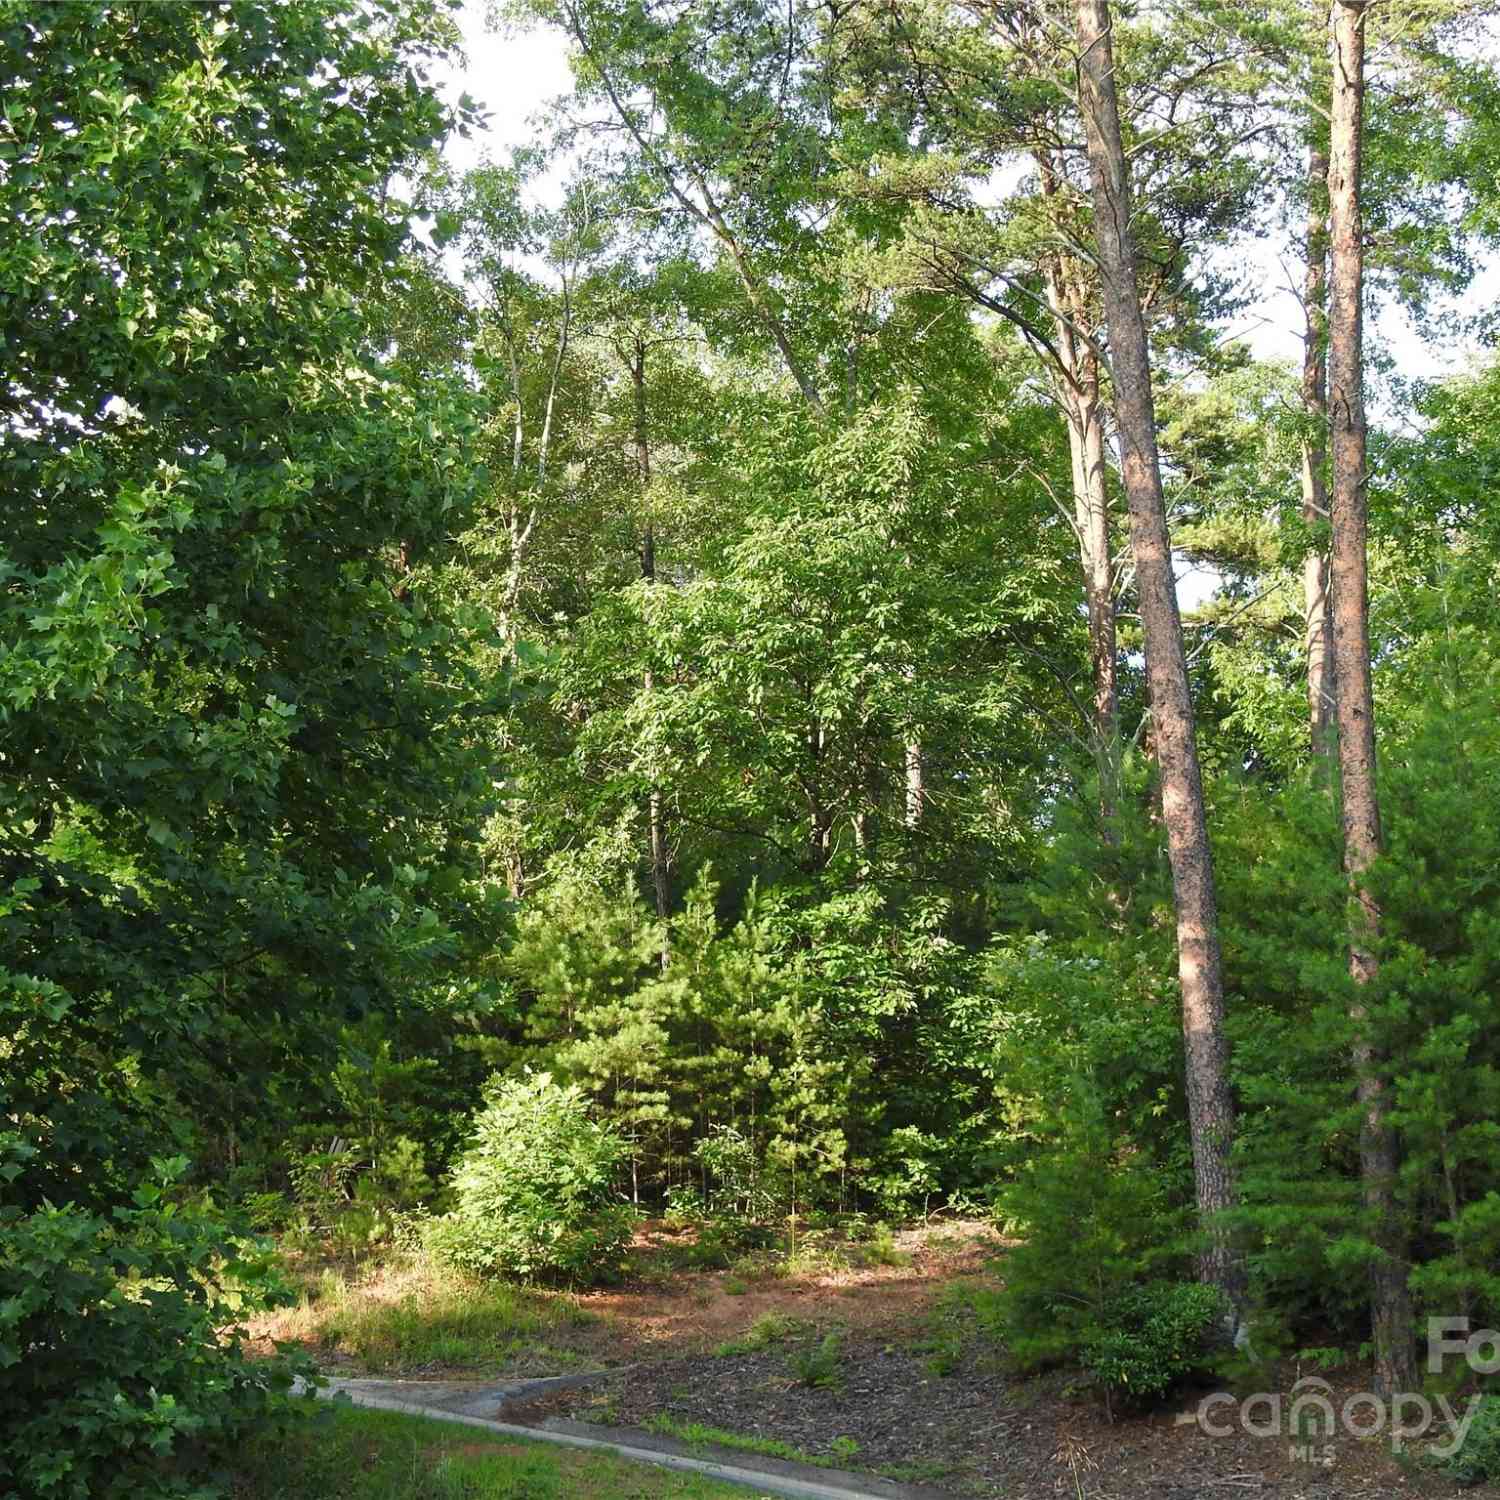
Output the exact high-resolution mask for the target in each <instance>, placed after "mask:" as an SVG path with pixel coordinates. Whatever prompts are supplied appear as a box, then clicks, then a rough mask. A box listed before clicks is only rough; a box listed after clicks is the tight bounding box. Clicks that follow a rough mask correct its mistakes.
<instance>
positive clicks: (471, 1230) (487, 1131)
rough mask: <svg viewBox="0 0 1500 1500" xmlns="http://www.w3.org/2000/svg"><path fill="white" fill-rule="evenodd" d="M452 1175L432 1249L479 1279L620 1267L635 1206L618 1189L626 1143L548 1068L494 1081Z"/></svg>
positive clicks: (591, 1273)
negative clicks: (447, 1209) (448, 1209)
mask: <svg viewBox="0 0 1500 1500" xmlns="http://www.w3.org/2000/svg"><path fill="white" fill-rule="evenodd" d="M485 1097H486V1104H485V1106H484V1108H483V1109H481V1110H480V1111H479V1113H478V1114H477V1115H476V1116H475V1119H474V1129H473V1134H472V1137H471V1139H470V1144H469V1147H468V1149H467V1150H466V1151H465V1152H464V1154H463V1157H462V1159H461V1160H460V1162H459V1165H458V1168H457V1170H456V1171H455V1172H454V1174H453V1180H452V1190H453V1197H454V1204H455V1207H454V1210H453V1212H452V1213H450V1214H447V1215H445V1216H444V1217H443V1218H440V1219H435V1220H433V1221H432V1226H431V1229H430V1230H429V1239H430V1243H431V1245H432V1248H433V1250H434V1252H435V1253H436V1254H437V1255H439V1256H440V1257H441V1258H442V1259H444V1260H447V1261H449V1262H450V1263H451V1264H453V1265H456V1266H458V1267H459V1268H460V1269H462V1270H466V1271H470V1272H473V1273H475V1274H477V1275H482V1276H507V1277H515V1278H518V1279H520V1280H523V1281H545V1280H554V1281H565V1282H570V1283H574V1284H578V1283H589V1282H595V1281H599V1280H601V1279H607V1278H608V1277H609V1276H611V1275H613V1274H614V1273H615V1272H616V1271H617V1270H618V1268H619V1264H620V1260H621V1256H622V1253H623V1251H624V1248H625V1245H626V1243H627V1242H628V1241H629V1238H630V1234H631V1229H632V1226H633V1225H634V1223H635V1217H636V1216H635V1211H634V1210H633V1209H632V1208H631V1207H630V1206H629V1205H628V1204H626V1203H624V1202H623V1201H622V1200H621V1199H620V1197H619V1195H618V1194H617V1193H616V1191H615V1175H616V1171H617V1169H618V1167H619V1165H620V1162H621V1161H622V1159H623V1158H624V1155H625V1145H624V1143H623V1142H622V1141H621V1139H620V1138H619V1136H618V1135H616V1134H615V1133H614V1131H612V1130H611V1129H610V1128H609V1127H608V1126H606V1125H602V1124H599V1123H598V1122H596V1121H594V1120H593V1119H591V1118H590V1117H589V1113H588V1106H587V1103H586V1101H585V1099H584V1096H583V1093H582V1091H581V1090H579V1089H578V1088H576V1087H571V1086H570V1087H562V1086H561V1085H558V1084H555V1083H554V1082H553V1081H552V1078H551V1076H550V1075H549V1074H546V1073H539V1074H535V1075H530V1076H528V1077H526V1078H521V1079H509V1080H497V1081H495V1082H492V1083H491V1084H490V1086H489V1087H488V1089H487V1090H486V1094H485Z"/></svg>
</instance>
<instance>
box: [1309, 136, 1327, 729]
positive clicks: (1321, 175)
mask: <svg viewBox="0 0 1500 1500" xmlns="http://www.w3.org/2000/svg"><path fill="white" fill-rule="evenodd" d="M1327 182H1328V153H1327V152H1326V151H1324V150H1323V148H1322V147H1321V146H1317V145H1314V146H1310V147H1309V148H1308V153H1307V240H1306V255H1307V270H1306V274H1305V276H1304V278H1303V284H1302V306H1303V312H1304V315H1305V325H1304V332H1303V336H1302V406H1303V410H1304V411H1305V412H1306V413H1307V418H1308V436H1307V437H1306V438H1304V439H1303V443H1302V520H1303V522H1304V523H1305V524H1306V525H1308V526H1318V525H1320V524H1321V523H1322V522H1323V521H1325V520H1326V519H1327V518H1328V485H1327V481H1326V479H1325V477H1324V467H1325V465H1326V464H1327V462H1328V447H1327V437H1326V434H1327V431H1328V353H1327V340H1328V216H1327V213H1326V212H1325V210H1324V206H1323V195H1324V193H1325V191H1326V185H1327ZM1302 608H1303V634H1304V642H1305V646H1306V652H1307V721H1308V739H1309V743H1310V744H1311V746H1312V751H1313V754H1314V755H1323V756H1329V757H1331V756H1332V754H1333V726H1334V694H1333V616H1332V613H1331V612H1330V609H1329V595H1328V558H1327V555H1326V554H1325V552H1324V551H1323V549H1322V548H1320V547H1312V548H1309V549H1308V552H1307V555H1306V557H1304V558H1303V560H1302Z"/></svg>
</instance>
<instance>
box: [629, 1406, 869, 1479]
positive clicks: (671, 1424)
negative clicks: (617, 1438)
mask: <svg viewBox="0 0 1500 1500" xmlns="http://www.w3.org/2000/svg"><path fill="white" fill-rule="evenodd" d="M645 1426H646V1428H647V1429H648V1430H649V1431H651V1432H659V1433H660V1434H661V1435H662V1436H663V1437H670V1438H676V1439H677V1441H678V1442H680V1443H689V1444H691V1445H692V1446H693V1447H695V1448H696V1447H704V1446H706V1445H708V1444H710V1443H712V1444H714V1445H715V1446H716V1447H719V1448H737V1449H739V1451H740V1452H741V1453H758V1454H759V1455H760V1456H761V1457H762V1458H782V1459H786V1460H787V1461H788V1462H790V1463H794V1464H816V1465H817V1466H818V1467H819V1468H820V1469H832V1468H837V1467H838V1466H839V1465H840V1464H846V1463H848V1462H849V1461H850V1460H851V1459H853V1458H854V1457H855V1456H856V1455H857V1454H858V1452H859V1444H858V1443H857V1442H855V1441H854V1439H853V1438H849V1437H837V1438H834V1440H833V1442H832V1443H830V1444H829V1451H828V1452H827V1453H826V1454H817V1453H807V1452H805V1451H804V1450H803V1449H801V1448H794V1447H793V1446H792V1445H791V1444H790V1443H783V1442H782V1441H781V1439H780V1438H768V1437H752V1436H750V1435H749V1434H747V1433H743V1432H729V1431H728V1430H726V1429H725V1428H723V1427H709V1426H706V1425H705V1424H704V1423H702V1422H679V1421H677V1420H676V1419H675V1418H674V1417H668V1416H655V1417H649V1418H648V1419H647V1420H646V1423H645Z"/></svg>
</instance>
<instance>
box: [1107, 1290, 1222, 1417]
mask: <svg viewBox="0 0 1500 1500" xmlns="http://www.w3.org/2000/svg"><path fill="white" fill-rule="evenodd" d="M1224 1313H1225V1304H1224V1294H1223V1293H1222V1292H1220V1291H1219V1289H1218V1288H1217V1287H1212V1286H1204V1285H1202V1284H1201V1283H1199V1282H1183V1281H1156V1282H1150V1283H1147V1284H1146V1285H1144V1286H1140V1287H1136V1288H1134V1289H1133V1290H1131V1291H1129V1292H1127V1293H1125V1294H1124V1295H1123V1296H1122V1297H1120V1298H1118V1299H1117V1300H1116V1301H1115V1302H1114V1303H1112V1304H1111V1306H1110V1307H1109V1308H1108V1310H1107V1311H1106V1312H1105V1313H1104V1314H1103V1317H1102V1320H1101V1325H1100V1326H1099V1327H1097V1328H1095V1329H1093V1330H1091V1331H1090V1332H1089V1333H1088V1334H1087V1335H1086V1336H1085V1338H1084V1342H1083V1361H1084V1364H1085V1365H1086V1366H1087V1368H1088V1370H1089V1372H1090V1373H1091V1374H1092V1375H1093V1376H1094V1378H1095V1379H1096V1380H1097V1381H1098V1382H1099V1383H1100V1384H1101V1385H1102V1386H1103V1387H1104V1389H1105V1392H1106V1395H1107V1396H1109V1397H1114V1396H1116V1395H1118V1396H1123V1397H1124V1398H1125V1399H1127V1400H1131V1401H1144V1400H1159V1399H1160V1398H1161V1397H1163V1396H1165V1395H1166V1394H1167V1393H1168V1392H1169V1391H1171V1390H1173V1389H1174V1388H1176V1387H1177V1386H1179V1385H1181V1384H1182V1383H1183V1382H1184V1381H1186V1380H1188V1379H1190V1378H1191V1377H1192V1376H1193V1375H1195V1374H1198V1373H1199V1372H1201V1371H1202V1370H1203V1369H1205V1367H1206V1365H1207V1362H1208V1360H1209V1359H1210V1357H1211V1355H1212V1353H1213V1350H1214V1339H1215V1332H1216V1329H1217V1328H1218V1327H1219V1325H1221V1324H1222V1322H1223V1319H1224Z"/></svg>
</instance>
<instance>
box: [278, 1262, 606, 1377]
mask: <svg viewBox="0 0 1500 1500" xmlns="http://www.w3.org/2000/svg"><path fill="white" fill-rule="evenodd" d="M593 1321H595V1320H594V1318H593V1316H592V1315H591V1314H589V1313H586V1312H584V1311H583V1310H582V1309H581V1308H579V1307H578V1305H577V1304H576V1303H575V1302H573V1301H572V1300H571V1299H570V1298H568V1297H566V1296H564V1295H562V1294H559V1293H547V1292H539V1291H532V1290H529V1289H527V1288H524V1287H516V1286H508V1285H506V1284H505V1283H503V1282H488V1281H478V1280H474V1279H471V1278H469V1277H466V1276H462V1275H459V1274H458V1273H456V1272H453V1271H451V1270H448V1269H446V1268H444V1267H441V1266H437V1265H434V1264H433V1263H432V1262H430V1261H428V1260H426V1259H425V1258H421V1257H418V1258H415V1259H413V1260H410V1261H407V1262H393V1263H390V1264H387V1265H383V1266H381V1267H379V1268H377V1269H376V1270H375V1271H373V1272H369V1273H367V1274H366V1275H365V1276H364V1277H363V1278H362V1279H359V1280H355V1281H349V1280H346V1279H345V1278H344V1277H343V1276H341V1275H339V1274H337V1273H336V1272H332V1271H328V1272H324V1274H323V1275H322V1277H321V1278H320V1279H319V1280H318V1281H317V1282H315V1283H312V1284H311V1285H309V1287H308V1288H307V1290H306V1292H305V1293H304V1296H303V1298H302V1302H301V1304H300V1305H299V1306H298V1307H297V1308H295V1309H293V1310H290V1311H288V1312H286V1313H283V1314H281V1315H279V1316H278V1317H276V1318H275V1319H273V1320H271V1324H270V1326H268V1327H267V1328H266V1329H265V1330H264V1331H265V1332H267V1333H269V1334H271V1335H272V1336H273V1337H275V1338H282V1339H296V1340H298V1341H299V1342H302V1343H304V1344H311V1345H315V1346H318V1347H321V1348H325V1349H334V1350H337V1351H338V1352H339V1353H341V1354H345V1355H349V1356H350V1357H352V1358H353V1359H355V1360H357V1361H358V1362H359V1364H360V1366H361V1367H362V1368H363V1369H365V1370H368V1371H370V1372H371V1373H374V1374H400V1373H402V1372H404V1371H410V1370H418V1369H431V1368H440V1369H443V1370H465V1371H473V1372H475V1373H478V1374H484V1375H489V1374H495V1373H499V1372H500V1371H502V1370H503V1371H506V1372H520V1371H527V1370H531V1369H536V1370H539V1371H541V1372H542V1373H545V1374H555V1373H556V1372H557V1371H558V1370H561V1369H567V1368H571V1367H574V1366H576V1365H578V1364H579V1363H582V1362H585V1361H584V1360H583V1358H582V1356H580V1355H579V1354H578V1353H576V1352H574V1351H573V1350H570V1349H569V1348H567V1347H566V1344H565V1340H566V1335H567V1333H568V1332H569V1330H575V1329H577V1328H579V1327H580V1326H582V1325H584V1324H588V1323H591V1322H593ZM258 1331H259V1330H258ZM559 1340H563V1341H564V1347H557V1342H558V1341H559Z"/></svg>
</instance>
